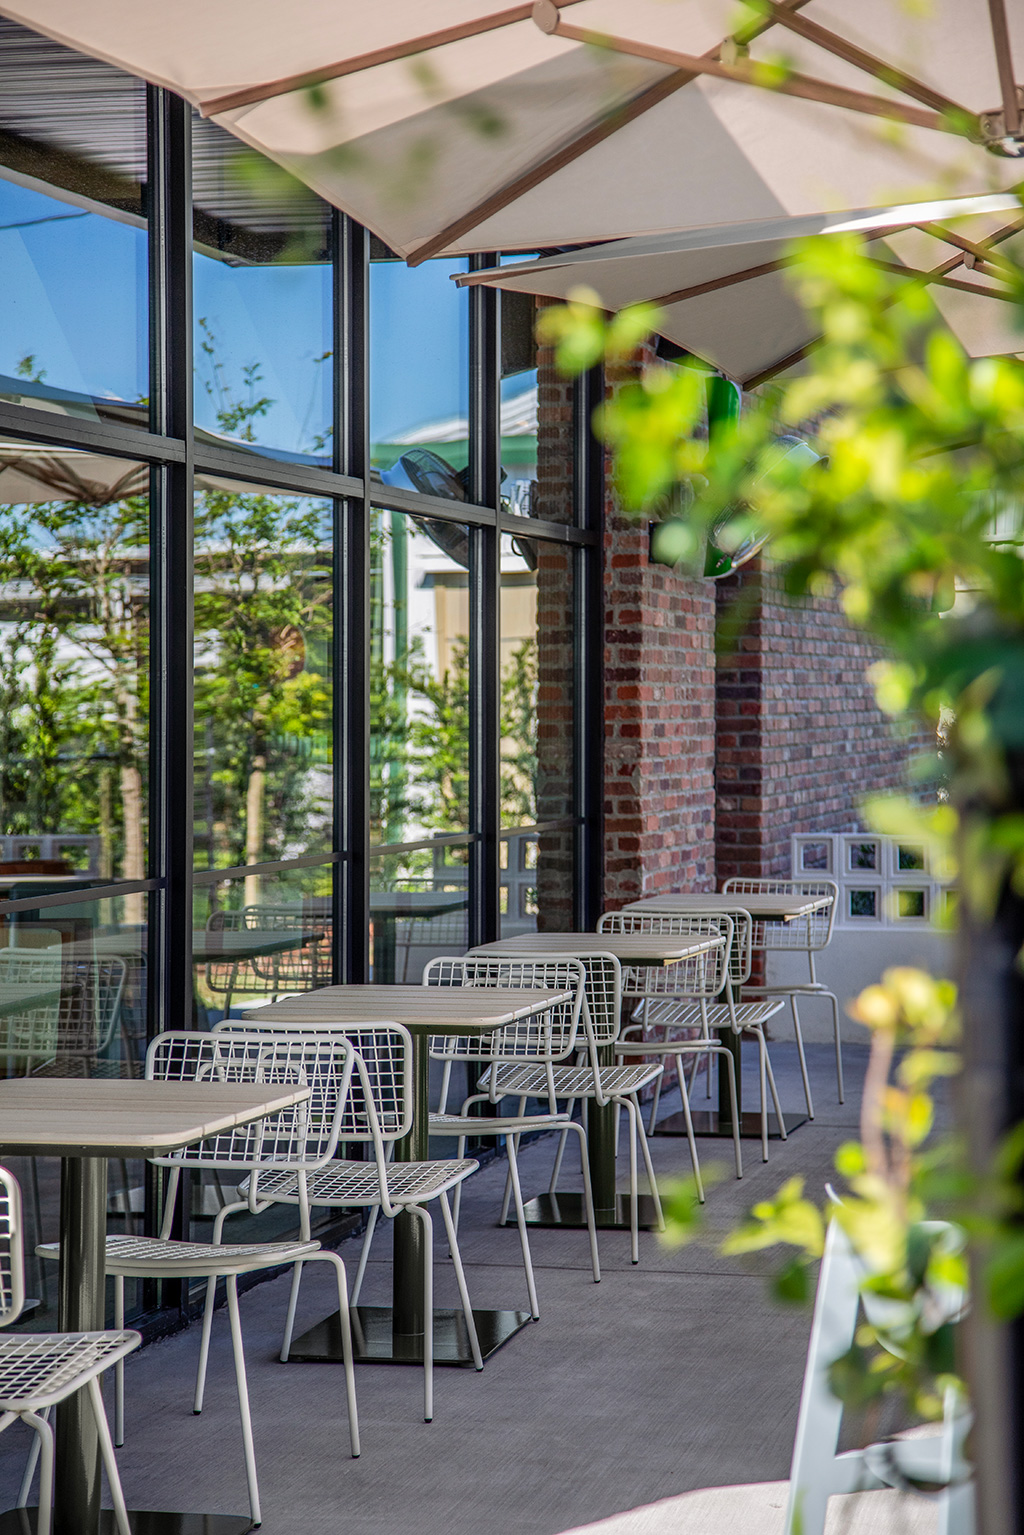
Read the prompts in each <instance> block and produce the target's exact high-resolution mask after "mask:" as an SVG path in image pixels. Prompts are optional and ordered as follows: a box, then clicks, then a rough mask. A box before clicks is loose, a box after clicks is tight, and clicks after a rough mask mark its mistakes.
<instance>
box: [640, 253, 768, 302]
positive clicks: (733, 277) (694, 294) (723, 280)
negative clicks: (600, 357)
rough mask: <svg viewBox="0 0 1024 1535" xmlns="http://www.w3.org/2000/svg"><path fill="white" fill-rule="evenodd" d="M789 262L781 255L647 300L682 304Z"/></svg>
mask: <svg viewBox="0 0 1024 1535" xmlns="http://www.w3.org/2000/svg"><path fill="white" fill-rule="evenodd" d="M788 265H789V262H788V261H787V260H785V259H784V258H782V257H779V258H777V259H776V260H775V261H765V262H764V263H763V264H762V265H761V266H751V267H747V268H746V269H745V271H742V272H730V273H729V274H728V275H727V276H724V277H712V278H709V279H708V281H707V282H698V283H694V285H693V287H692V288H677V289H676V290H675V292H674V293H663V294H662V295H661V297H660V298H652V299H650V300H649V302H650V303H652V304H660V305H665V306H667V305H668V304H682V303H685V302H686V300H687V299H688V298H700V297H701V295H702V294H704V293H716V292H718V290H719V289H720V288H732V287H735V285H736V284H737V283H740V282H752V281H753V280H754V278H755V277H767V276H768V274H769V273H770V272H778V271H779V270H780V269H781V268H782V267H784V266H788Z"/></svg>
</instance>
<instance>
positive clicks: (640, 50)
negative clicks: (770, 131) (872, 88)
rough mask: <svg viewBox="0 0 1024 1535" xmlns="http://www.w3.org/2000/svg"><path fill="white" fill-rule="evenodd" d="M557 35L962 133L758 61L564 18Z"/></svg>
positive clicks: (939, 120)
mask: <svg viewBox="0 0 1024 1535" xmlns="http://www.w3.org/2000/svg"><path fill="white" fill-rule="evenodd" d="M553 31H554V35H555V36H556V37H564V38H567V39H568V40H569V41H570V42H576V43H592V44H595V45H596V46H598V47H603V48H609V49H611V50H612V52H614V53H625V54H630V55H632V56H633V57H635V58H641V59H650V60H651V61H652V63H655V64H671V65H674V66H675V67H676V68H677V69H680V70H685V71H688V72H689V73H690V74H691V75H712V76H713V77H714V78H715V79H718V80H731V81H732V82H733V83H734V84H736V85H757V86H761V87H762V88H764V87H767V88H768V89H769V90H773V91H777V92H778V93H779V94H780V95H783V96H796V97H798V98H799V99H801V100H803V101H820V102H823V103H824V104H825V105H826V106H833V107H846V108H847V109H848V110H849V111H851V112H862V113H864V114H865V115H867V116H869V117H886V118H890V119H891V120H892V121H894V122H898V123H907V124H908V125H909V126H911V127H914V128H932V129H939V130H943V131H945V132H947V133H959V132H960V129H959V128H958V127H954V126H953V125H952V124H950V123H949V122H947V121H946V119H945V118H944V117H943V116H942V114H940V113H938V112H926V111H923V110H922V109H921V108H920V107H908V106H904V105H903V103H902V102H898V101H887V100H886V99H885V97H884V96H871V95H869V94H868V93H867V92H866V91H852V90H850V89H849V88H848V87H846V86H844V85H833V84H832V83H831V81H828V80H817V79H815V78H814V77H813V76H811V75H802V74H799V73H798V72H797V71H795V70H790V71H788V72H785V71H782V70H779V71H776V70H775V68H774V66H770V65H767V64H763V63H762V64H759V63H757V62H755V61H754V60H750V59H740V60H737V62H736V63H735V64H722V63H721V62H720V61H719V60H718V59H710V58H706V57H705V58H698V57H696V55H694V54H691V53H679V52H678V51H677V50H676V49H674V48H661V47H659V46H658V45H657V44H656V43H641V42H636V41H635V40H634V39H633V38H631V37H613V36H610V35H609V34H607V33H596V32H588V31H587V30H586V28H584V27H573V26H569V25H567V24H566V23H564V22H562V21H561V19H559V22H558V25H557V26H556V27H555V28H554V29H553Z"/></svg>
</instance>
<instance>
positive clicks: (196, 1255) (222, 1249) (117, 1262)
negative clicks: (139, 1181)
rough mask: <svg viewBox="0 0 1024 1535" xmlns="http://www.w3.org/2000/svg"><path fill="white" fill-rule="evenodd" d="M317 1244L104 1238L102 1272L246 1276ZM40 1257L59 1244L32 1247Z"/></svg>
mask: <svg viewBox="0 0 1024 1535" xmlns="http://www.w3.org/2000/svg"><path fill="white" fill-rule="evenodd" d="M319 1248H320V1243H319V1242H240V1243H228V1242H225V1243H223V1244H218V1243H216V1242H174V1241H169V1240H165V1239H164V1238H163V1237H132V1236H112V1237H107V1254H106V1270H107V1273H108V1274H120V1275H123V1276H125V1277H131V1278H143V1279H144V1278H147V1277H150V1276H163V1277H165V1278H166V1277H167V1276H168V1275H171V1274H180V1275H181V1276H182V1277H183V1278H184V1277H189V1278H202V1277H203V1276H204V1275H210V1274H246V1273H249V1272H251V1271H252V1270H254V1269H264V1268H274V1267H275V1266H276V1265H277V1264H279V1263H294V1262H295V1260H296V1259H297V1258H302V1257H305V1256H307V1255H308V1254H309V1253H315V1252H317V1251H318V1250H319ZM36 1252H37V1254H38V1255H39V1257H40V1258H59V1257H60V1243H59V1242H45V1243H43V1245H42V1246H41V1247H37V1248H36Z"/></svg>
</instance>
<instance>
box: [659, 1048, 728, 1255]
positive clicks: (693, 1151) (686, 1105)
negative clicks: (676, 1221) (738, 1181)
mask: <svg viewBox="0 0 1024 1535" xmlns="http://www.w3.org/2000/svg"><path fill="white" fill-rule="evenodd" d="M676 1061H677V1062H678V1065H677V1068H676V1076H677V1077H678V1078H679V1095H680V1097H681V1099H682V1103H683V1118H684V1119H685V1121H686V1139H687V1141H688V1142H689V1145H690V1161H691V1162H692V1163H693V1181H694V1183H695V1184H696V1185H697V1201H698V1203H699V1204H703V1203H704V1180H703V1178H702V1177H701V1175H700V1158H699V1157H698V1156H697V1138H696V1136H695V1135H694V1133H693V1116H692V1114H691V1113H690V1095H689V1093H688V1092H687V1091H686V1073H685V1072H684V1071H683V1069H682V1056H680V1055H677V1056H676ZM735 1114H736V1110H735V1109H733V1117H734V1118H735ZM643 1144H644V1154H645V1156H646V1158H647V1164H648V1168H649V1172H648V1177H649V1178H650V1180H651V1187H652V1188H653V1187H654V1172H653V1169H652V1168H651V1167H650V1159H651V1149H650V1147H649V1146H648V1144H647V1140H646V1138H645V1139H644V1143H643ZM662 1224H664V1223H662Z"/></svg>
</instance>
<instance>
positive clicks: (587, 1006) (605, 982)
mask: <svg viewBox="0 0 1024 1535" xmlns="http://www.w3.org/2000/svg"><path fill="white" fill-rule="evenodd" d="M558 957H561V956H556V955H548V958H549V959H554V958H558ZM571 957H572V956H570V955H565V958H566V959H569V958H571ZM579 962H580V964H581V965H582V966H583V973H584V975H585V976H586V984H585V986H584V993H583V1013H582V1021H583V1026H584V1029H585V1030H586V1036H587V1044H588V1045H590V1046H591V1047H593V1046H601V1045H613V1044H614V1043H615V1041H616V1040H617V1039H618V1037H619V1028H620V1027H621V1023H622V966H621V965H620V964H619V961H618V959H617V958H616V956H615V955H614V954H581V955H580V956H579Z"/></svg>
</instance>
